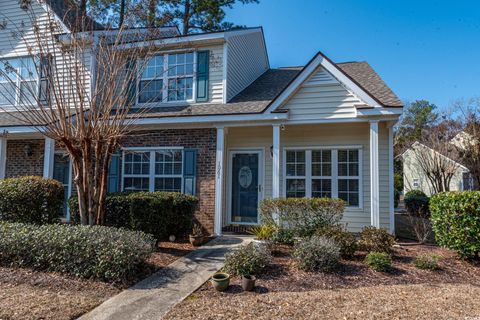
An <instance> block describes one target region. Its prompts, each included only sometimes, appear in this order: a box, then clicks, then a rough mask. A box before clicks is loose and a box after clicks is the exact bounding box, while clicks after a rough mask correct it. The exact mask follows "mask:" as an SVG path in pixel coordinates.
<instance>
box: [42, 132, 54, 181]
mask: <svg viewBox="0 0 480 320" xmlns="http://www.w3.org/2000/svg"><path fill="white" fill-rule="evenodd" d="M54 159H55V140H53V139H50V138H47V137H46V138H45V150H44V156H43V177H44V178H52V177H53V161H54Z"/></svg>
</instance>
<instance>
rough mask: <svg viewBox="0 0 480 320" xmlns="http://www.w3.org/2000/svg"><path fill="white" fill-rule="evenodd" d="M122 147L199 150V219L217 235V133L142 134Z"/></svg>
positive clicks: (197, 217)
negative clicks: (214, 230)
mask: <svg viewBox="0 0 480 320" xmlns="http://www.w3.org/2000/svg"><path fill="white" fill-rule="evenodd" d="M121 145H122V147H166V146H171V147H180V146H181V147H184V148H192V149H197V174H196V179H197V181H196V196H197V197H198V198H199V208H198V210H197V212H196V213H195V218H196V219H197V220H198V221H199V222H200V224H201V225H202V226H203V227H204V228H205V229H206V230H207V231H208V232H209V233H212V234H213V224H214V215H215V150H216V131H215V129H178V130H174V129H171V130H157V131H138V132H134V133H132V134H130V135H129V136H128V137H127V138H126V139H124V140H123V141H122V142H121Z"/></svg>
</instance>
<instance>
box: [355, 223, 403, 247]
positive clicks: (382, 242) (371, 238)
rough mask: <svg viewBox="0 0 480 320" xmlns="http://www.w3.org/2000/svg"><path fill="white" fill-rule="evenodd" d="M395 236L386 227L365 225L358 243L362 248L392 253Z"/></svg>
mask: <svg viewBox="0 0 480 320" xmlns="http://www.w3.org/2000/svg"><path fill="white" fill-rule="evenodd" d="M394 244H395V238H394V237H393V236H392V235H391V234H390V233H388V231H387V230H385V229H377V228H375V227H365V228H363V230H362V233H361V234H360V240H359V241H358V245H359V247H360V249H361V250H363V251H367V252H372V251H376V252H385V253H388V254H390V253H392V251H393V245H394Z"/></svg>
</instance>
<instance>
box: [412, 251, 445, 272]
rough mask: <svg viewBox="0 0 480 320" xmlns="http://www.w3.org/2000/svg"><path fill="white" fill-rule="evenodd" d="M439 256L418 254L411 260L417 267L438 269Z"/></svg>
mask: <svg viewBox="0 0 480 320" xmlns="http://www.w3.org/2000/svg"><path fill="white" fill-rule="evenodd" d="M440 259H441V258H440V256H438V255H435V254H434V255H431V256H427V255H424V256H420V257H417V258H415V259H414V260H413V265H414V266H415V267H417V268H418V269H422V270H438V269H439V266H438V262H439V261H440Z"/></svg>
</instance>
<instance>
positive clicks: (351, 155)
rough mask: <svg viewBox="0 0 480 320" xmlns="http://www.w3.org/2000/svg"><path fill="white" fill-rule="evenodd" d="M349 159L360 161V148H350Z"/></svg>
mask: <svg viewBox="0 0 480 320" xmlns="http://www.w3.org/2000/svg"><path fill="white" fill-rule="evenodd" d="M348 161H350V162H358V150H349V151H348Z"/></svg>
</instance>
